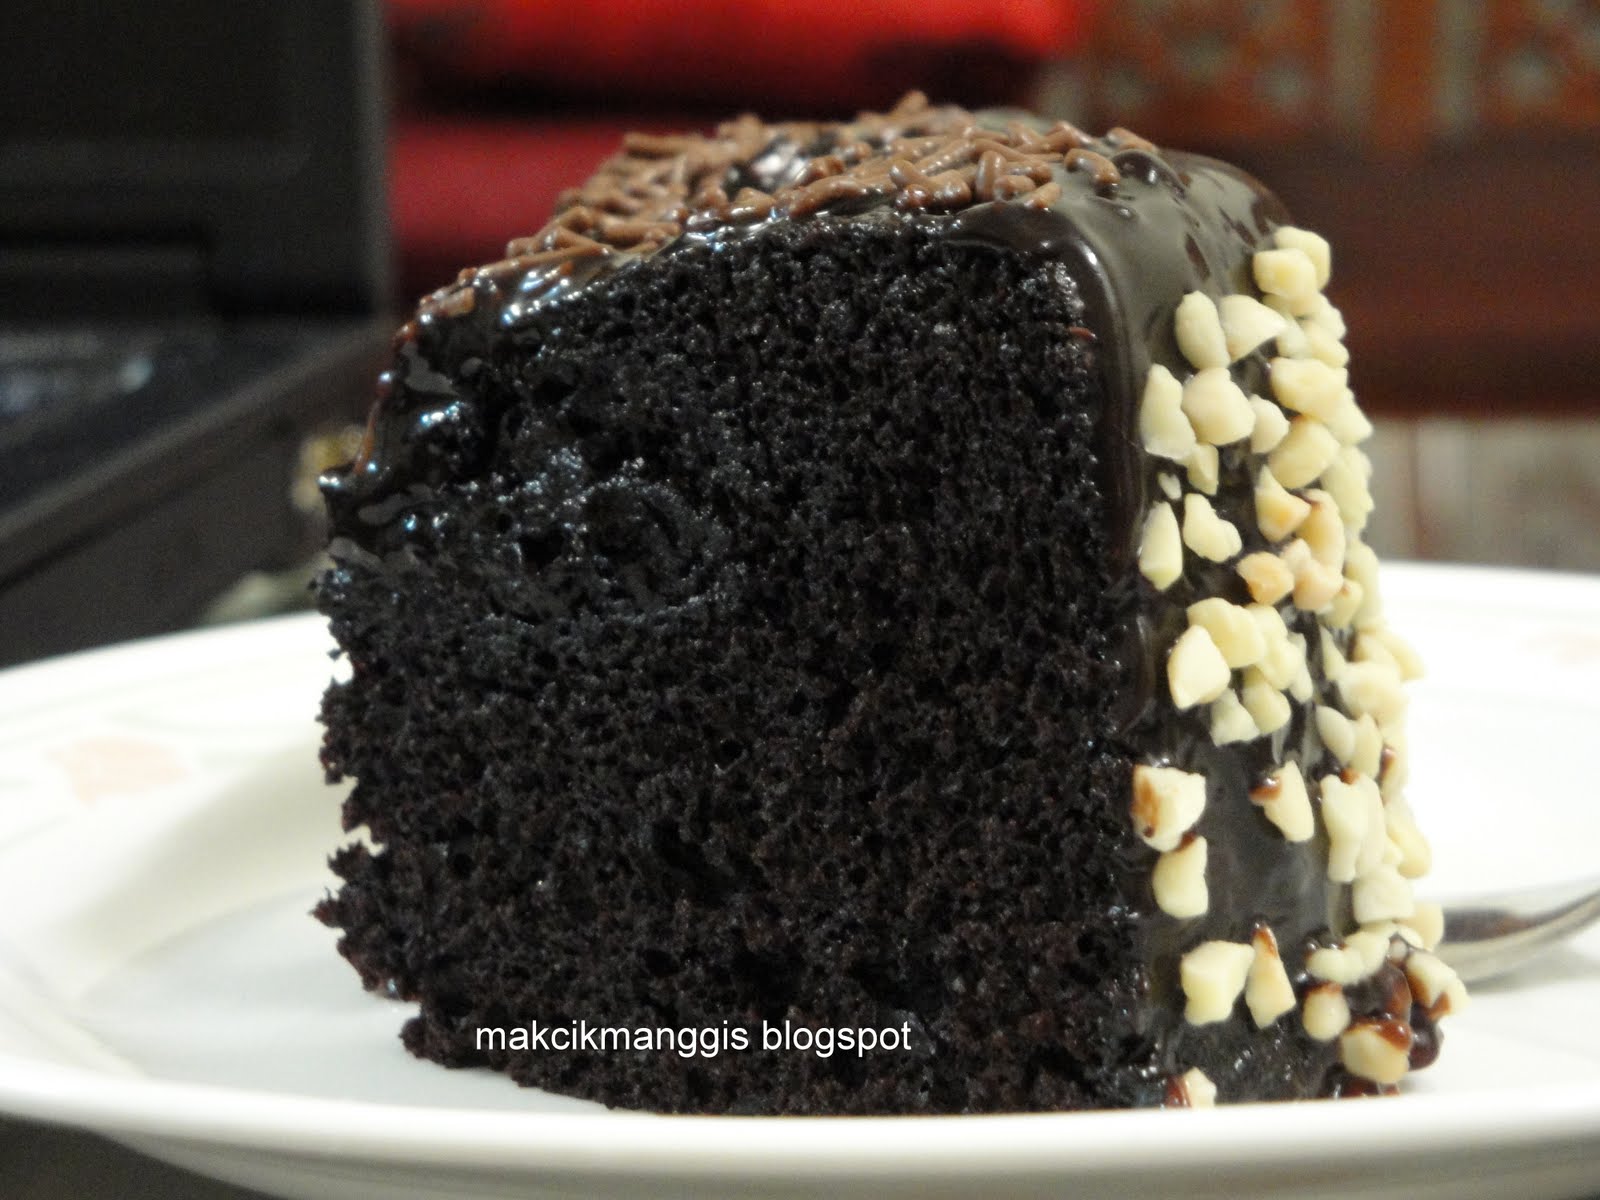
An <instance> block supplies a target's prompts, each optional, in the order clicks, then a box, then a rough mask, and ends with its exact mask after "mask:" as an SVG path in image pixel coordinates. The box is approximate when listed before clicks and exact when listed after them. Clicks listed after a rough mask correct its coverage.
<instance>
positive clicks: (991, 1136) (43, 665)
mask: <svg viewBox="0 0 1600 1200" xmlns="http://www.w3.org/2000/svg"><path fill="white" fill-rule="evenodd" d="M1383 571H1384V579H1385V582H1391V581H1392V582H1400V580H1401V578H1403V582H1400V588H1401V590H1403V591H1404V592H1405V593H1406V603H1407V604H1408V605H1409V604H1412V603H1414V602H1420V603H1426V602H1427V601H1429V600H1431V599H1433V598H1435V597H1438V596H1443V595H1450V596H1455V595H1462V596H1465V595H1468V594H1471V593H1473V592H1475V591H1476V592H1477V593H1478V594H1480V595H1483V594H1484V593H1485V592H1487V593H1488V595H1490V596H1492V597H1495V598H1501V597H1504V596H1508V595H1516V597H1517V599H1518V601H1519V604H1521V605H1523V606H1525V608H1526V611H1527V612H1528V613H1529V615H1530V616H1537V615H1541V614H1557V613H1561V612H1571V611H1573V610H1574V609H1575V608H1581V609H1582V610H1583V611H1585V612H1591V613H1592V612H1594V611H1595V607H1596V606H1595V605H1594V599H1595V597H1597V596H1600V575H1595V576H1591V575H1584V574H1579V573H1573V572H1560V571H1544V570H1529V569H1525V568H1500V567H1489V566H1480V565H1476V564H1435V563H1427V564H1418V563H1406V562H1389V561H1386V562H1384V564H1383ZM1530 583H1532V584H1533V585H1534V586H1532V587H1531V588H1530V587H1529V586H1528V585H1529V584H1530ZM1513 589H1516V590H1515V591H1513ZM1585 601H1588V603H1587V604H1586V603H1584V602H1585ZM317 628H321V629H322V630H324V631H325V630H326V620H325V618H323V617H321V616H320V615H319V614H316V613H297V614H290V615H287V616H280V617H273V618H267V619H263V620H258V621H250V622H244V623H240V624H234V625H227V626H218V627H213V628H207V629H201V630H192V631H185V632H183V633H179V634H171V635H164V636H160V637H154V638H147V639H142V640H140V641H136V642H130V643H122V644H119V645H113V646H108V647H101V648H97V649H94V650H90V651H86V652H81V653H78V654H73V655H66V656H61V657H58V658H53V659H46V660H43V661H40V662H36V663H28V664H23V665H21V666H16V667H11V668H8V669H6V670H5V671H3V672H0V710H4V709H6V708H8V707H10V706H11V705H12V704H14V703H16V701H15V699H14V697H15V696H17V695H20V694H22V693H23V692H29V693H32V695H33V697H34V698H37V696H38V692H37V691H36V690H35V689H37V688H40V687H42V688H44V689H45V691H46V693H47V694H48V697H49V698H50V699H53V700H58V699H60V698H62V697H70V695H72V694H73V693H77V694H86V693H87V692H88V691H90V690H93V691H95V692H97V693H98V692H100V691H101V690H102V689H104V688H105V687H106V686H107V684H108V682H109V683H111V684H115V683H117V682H121V681H126V680H129V679H135V678H137V679H141V680H144V679H171V678H174V677H179V676H181V675H183V674H185V673H186V672H189V671H192V670H194V669H195V668H196V667H197V666H206V667H210V666H214V665H215V658H216V653H217V651H218V649H219V647H220V646H221V645H223V644H226V643H228V642H234V643H236V644H237V646H238V648H239V650H238V652H239V653H240V654H241V656H242V657H243V656H246V655H248V656H249V657H250V658H266V657H271V656H275V655H276V654H278V653H281V647H283V646H286V645H293V646H295V647H296V648H297V649H298V650H299V652H300V653H306V651H305V649H304V645H305V641H306V638H307V637H308V636H310V634H309V631H311V630H314V629H317ZM327 646H328V648H330V649H331V647H332V643H331V640H329V641H328V642H327ZM152 663H153V664H155V666H154V669H153V670H152V668H151V664H152ZM333 671H334V664H333V661H332V659H331V658H330V659H329V674H330V678H331V677H332V674H333ZM3 849H4V848H3V847H0V851H3ZM441 1069H443V1068H441ZM1486 1098H1487V1099H1492V1101H1493V1102H1492V1103H1485V1100H1486ZM1308 1106H1311V1108H1313V1109H1314V1111H1315V1118H1314V1128H1315V1136H1314V1137H1313V1138H1307V1137H1306V1136H1305V1129H1304V1126H1305V1124H1306V1120H1307V1114H1308V1112H1309V1111H1310V1109H1308ZM0 1110H3V1111H5V1112H7V1113H9V1114H11V1115H14V1116H17V1117H21V1118H23V1119H32V1120H41V1121H48V1122H52V1123H56V1124H62V1125H73V1126H79V1127H83V1128H88V1129H92V1130H95V1131H97V1132H100V1133H103V1134H106V1135H108V1136H113V1137H127V1138H129V1139H181V1140H184V1141H188V1142H192V1143H198V1144H202V1145H213V1146H218V1147H221V1146H227V1147H233V1148H249V1149H253V1150H259V1151H277V1152H280V1153H282V1152H285V1151H295V1152H299V1153H306V1154H314V1155H318V1156H323V1157H336V1158H353V1157H362V1156H364V1157H368V1158H373V1159H382V1160H384V1161H386V1162H392V1163H399V1164H411V1165H419V1166H420V1165H433V1166H462V1167H466V1166H482V1165H484V1164H485V1163H486V1162H487V1163H489V1164H491V1165H494V1166H498V1167H503V1168H532V1167H537V1168H540V1169H544V1170H559V1169H569V1170H579V1171H593V1170H597V1169H602V1168H603V1169H606V1170H609V1171H612V1172H616V1171H624V1172H626V1173H627V1174H629V1175H633V1174H648V1175H650V1176H653V1177H658V1178H659V1177H672V1178H687V1177H698V1178H712V1177H720V1178H734V1177H740V1178H743V1177H765V1176H767V1175H772V1174H776V1173H782V1174H784V1175H786V1176H789V1177H794V1176H795V1175H796V1174H797V1173H798V1174H799V1175H801V1176H802V1177H823V1176H843V1175H852V1176H853V1175H859V1174H861V1173H863V1172H872V1173H883V1172H894V1173H904V1172H908V1171H909V1172H910V1173H912V1174H914V1175H918V1176H920V1175H924V1174H927V1173H929V1172H930V1171H937V1172H939V1173H940V1174H942V1175H949V1174H951V1173H955V1174H956V1175H967V1174H971V1173H973V1172H983V1173H985V1174H989V1173H992V1172H993V1171H995V1170H996V1169H997V1166H998V1168H999V1169H1002V1170H1005V1171H1007V1172H1013V1171H1015V1172H1022V1173H1031V1172H1040V1171H1044V1172H1051V1173H1062V1172H1067V1173H1071V1174H1074V1175H1076V1174H1080V1173H1094V1172H1103V1171H1109V1170H1119V1171H1128V1170H1130V1161H1131V1163H1132V1166H1131V1170H1132V1171H1133V1173H1134V1174H1135V1175H1137V1174H1139V1173H1142V1172H1143V1171H1145V1170H1147V1169H1150V1168H1152V1167H1155V1166H1170V1165H1171V1164H1172V1162H1174V1161H1182V1162H1186V1163H1195V1164H1201V1165H1206V1164H1212V1165H1221V1164H1224V1163H1233V1164H1237V1163H1238V1162H1239V1161H1240V1156H1241V1155H1242V1154H1248V1156H1249V1159H1250V1161H1251V1162H1253V1163H1260V1162H1264V1161H1265V1162H1289V1161H1294V1162H1303V1161H1310V1160H1323V1159H1339V1160H1347V1159H1348V1156H1349V1155H1350V1154H1351V1153H1352V1152H1354V1153H1358V1154H1359V1155H1360V1156H1361V1159H1362V1161H1363V1162H1366V1163H1380V1162H1383V1161H1391V1160H1399V1159H1401V1158H1405V1157H1410V1156H1414V1155H1417V1154H1419V1153H1431V1152H1447V1151H1450V1152H1459V1151H1461V1150H1462V1149H1463V1148H1464V1147H1468V1146H1470V1149H1471V1150H1472V1151H1473V1153H1475V1154H1476V1153H1478V1152H1480V1151H1483V1150H1485V1149H1486V1148H1487V1149H1494V1148H1503V1149H1506V1150H1511V1149H1514V1148H1517V1147H1538V1148H1541V1149H1554V1148H1555V1147H1558V1146H1563V1145H1566V1144H1567V1143H1572V1144H1575V1145H1589V1146H1593V1144H1594V1142H1595V1139H1596V1138H1597V1137H1600V1079H1596V1080H1585V1081H1582V1082H1578V1083H1563V1084H1545V1085H1535V1086H1529V1087H1525V1088H1501V1089H1496V1090H1494V1091H1492V1092H1485V1091H1458V1092H1454V1093H1433V1092H1428V1093H1421V1094H1417V1093H1412V1094H1408V1095H1405V1096H1402V1097H1399V1098H1396V1099H1380V1100H1375V1101H1373V1102H1371V1103H1358V1102H1347V1101H1304V1102H1276V1103H1263V1104H1231V1105H1225V1106H1222V1107H1219V1108H1217V1109H1215V1110H1209V1111H1203V1110H1195V1111H1189V1112H1186V1113H1183V1114H1181V1115H1180V1114H1169V1113H1167V1112H1165V1111H1163V1110H1129V1111H1115V1110H1100V1111H1083V1112H1063V1113H1031V1114H1017V1113H1008V1114H982V1115H952V1116H916V1115H907V1116H873V1117H804V1118H797V1117H786V1116H749V1117H734V1116H669V1115H663V1114H656V1113H633V1112H620V1111H608V1112H592V1113H590V1112H584V1113H549V1112H538V1113H535V1112H526V1113H524V1112H515V1111H505V1110H498V1109H482V1108H466V1107H460V1106H420V1105H410V1104H381V1103H376V1102H372V1101H362V1100H337V1099H332V1098H327V1097H320V1096H311V1095H304V1094H300V1093H293V1092H277V1091H270V1090H266V1089H249V1088H242V1087H235V1086H227V1085H219V1084H207V1083H199V1082H191V1081H185V1080H177V1079H170V1078H163V1077H160V1076H145V1075H141V1076H133V1077H120V1076H115V1075H107V1074H106V1073H104V1072H101V1071H97V1070H94V1069H90V1068H85V1067H79V1066H73V1065H69V1064H62V1063H54V1062H48V1061H44V1060H41V1059H37V1058H30V1057H27V1056H25V1055H18V1054H14V1053H9V1052H3V1051H0ZM1155 1130H1159V1133H1160V1138H1159V1141H1158V1142H1156V1143H1152V1139H1151V1134H1152V1131H1155ZM1041 1131H1043V1132H1042V1133H1041ZM1130 1155H1132V1156H1133V1157H1132V1159H1131V1160H1130ZM1141 1163H1142V1164H1144V1165H1143V1166H1141V1165H1139V1164H1141Z"/></svg>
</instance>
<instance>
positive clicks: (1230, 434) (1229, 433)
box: [1183, 367, 1256, 446]
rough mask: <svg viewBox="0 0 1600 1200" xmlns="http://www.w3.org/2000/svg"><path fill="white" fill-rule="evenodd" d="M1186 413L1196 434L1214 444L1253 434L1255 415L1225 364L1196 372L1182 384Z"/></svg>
mask: <svg viewBox="0 0 1600 1200" xmlns="http://www.w3.org/2000/svg"><path fill="white" fill-rule="evenodd" d="M1183 415H1184V416H1186V417H1188V418H1189V425H1190V427H1191V428H1193V430H1194V433H1195V436H1196V437H1197V438H1199V439H1200V440H1201V441H1202V442H1209V443H1211V444H1212V445H1213V446H1226V445H1229V444H1230V443H1232V442H1237V441H1239V440H1240V439H1241V438H1247V437H1249V436H1250V431H1251V430H1252V429H1253V428H1255V423H1256V414H1255V410H1254V409H1253V408H1251V407H1250V398H1249V397H1248V396H1246V395H1245V394H1244V389H1242V388H1241V387H1240V386H1239V385H1238V384H1237V383H1235V382H1234V381H1233V376H1232V375H1230V374H1228V370H1227V368H1226V367H1214V368H1211V369H1209V370H1205V371H1196V372H1195V373H1194V374H1193V375H1192V376H1190V378H1189V381H1188V382H1187V383H1185V384H1184V385H1183Z"/></svg>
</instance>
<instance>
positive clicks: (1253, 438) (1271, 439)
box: [1250, 396, 1289, 454]
mask: <svg viewBox="0 0 1600 1200" xmlns="http://www.w3.org/2000/svg"><path fill="white" fill-rule="evenodd" d="M1250 408H1251V410H1252V411H1253V412H1254V413H1255V414H1256V423H1255V425H1254V426H1253V427H1252V428H1251V430H1250V453H1251V454H1265V453H1267V451H1269V450H1271V449H1272V448H1273V447H1275V446H1276V445H1277V444H1278V443H1279V442H1281V441H1283V435H1284V434H1286V433H1288V432H1289V418H1288V417H1286V416H1285V415H1284V413H1283V409H1281V408H1279V407H1278V406H1277V405H1276V404H1274V403H1273V402H1272V401H1271V400H1263V399H1262V398H1261V397H1260V396H1251V397H1250Z"/></svg>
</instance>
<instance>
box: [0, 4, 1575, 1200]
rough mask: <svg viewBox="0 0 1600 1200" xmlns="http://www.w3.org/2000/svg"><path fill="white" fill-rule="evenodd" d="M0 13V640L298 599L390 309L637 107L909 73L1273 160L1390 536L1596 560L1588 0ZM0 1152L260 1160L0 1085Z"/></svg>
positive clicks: (1436, 555)
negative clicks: (166, 1151) (158, 1153)
mask: <svg viewBox="0 0 1600 1200" xmlns="http://www.w3.org/2000/svg"><path fill="white" fill-rule="evenodd" d="M0 46H4V47H6V49H7V59H6V63H7V65H6V70H5V71H4V72H3V73H0V662H15V661H20V660H23V659H27V658H33V657H37V656H40V655H44V654H50V653H57V652H60V651H64V650H70V649H74V648H78V647H81V646H87V645H92V644H96V643H99V642H104V641H111V640H116V639H118V638H122V637H129V636H136V635H142V634H149V633H156V632H161V631H163V630H168V629H175V628H181V627H185V626H188V625H193V624H195V623H197V622H202V621H216V620H227V619H234V618H238V617H246V616H252V615H258V614H262V613H268V612H273V611H281V610H283V609H285V608H290V607H295V606H299V605H303V604H304V603H306V600H307V595H306V583H307V580H308V578H309V576H310V573H311V571H312V570H313V569H314V564H315V561H316V553H317V547H318V542H319V537H320V532H319V525H318V520H319V518H318V514H319V507H320V506H319V502H318V499H317V496H316V491H315V487H314V479H315V475H316V473H317V471H318V470H319V469H321V468H322V467H325V466H326V465H329V464H330V463H331V462H334V461H337V460H339V459H340V458H341V457H342V456H345V455H348V453H349V452H350V441H349V434H348V431H349V428H350V426H351V424H352V423H353V422H357V421H359V420H360V419H361V416H362V414H363V412H364V411H365V409H366V406H367V405H368V403H369V401H370V399H371V396H372V379H373V376H374V375H375V374H376V372H377V371H378V370H379V369H380V367H381V363H382V360H383V356H384V353H385V349H386V346H387V339H388V332H389V330H391V329H392V328H393V326H394V325H395V324H396V323H397V322H398V320H399V318H400V315H401V314H402V313H403V312H404V311H405V310H406V309H408V308H409V307H410V305H411V304H412V303H414V301H415V299H416V298H417V296H418V295H420V294H421V293H423V292H425V291H428V290H431V289H432V288H434V287H436V286H438V285H440V284H441V283H443V282H446V281H448V280H449V279H451V278H452V277H453V276H454V274H455V273H456V271H457V269H458V268H460V267H461V266H462V265H464V264H469V263H475V262H481V261H487V260H491V259H494V258H496V257H498V256H499V254H500V253H501V249H502V247H503V246H504V244H505V242H506V241H507V240H508V239H509V238H511V237H512V236H515V235H519V234H526V233H530V232H532V231H534V230H535V229H537V228H538V227H539V226H540V225H541V224H542V223H543V222H544V220H545V218H546V216H547V215H548V213H549V211H550V208H551V206H552V204H553V203H554V201H555V198H556V196H557V195H558V193H559V192H560V191H561V190H562V189H564V188H566V187H568V186H571V185H572V184H574V183H576V182H578V181H579V180H580V179H582V178H583V177H584V176H585V175H586V174H587V173H588V172H589V171H590V170H591V169H592V168H593V167H594V166H595V165H596V164H597V163H598V162H599V161H600V160H601V159H602V158H603V157H604V156H606V155H607V154H608V153H610V151H611V150H612V148H613V147H614V146H615V144H616V143H617V141H618V139H619V137H620V135H621V133H622V132H623V131H624V130H627V129H633V128H642V129H647V130H670V129H675V128H682V127H706V126H710V125H712V124H714V123H715V122H716V121H717V120H719V119H721V118H723V117H725V116H727V115H729V114H730V113H731V112H733V111H737V110H742V109H752V110H754V111H756V112H758V113H760V114H761V115H763V116H766V117H772V118H783V117H791V116H818V117H837V116H843V115H848V114H850V113H852V112H854V111H855V110H857V109H859V108H884V107H887V106H889V105H892V104H893V102H894V101H895V100H896V98H897V97H898V96H899V95H900V94H901V93H902V92H903V91H904V90H906V89H908V88H911V87H917V88H921V89H923V90H925V91H926V92H927V93H928V94H929V95H930V96H932V97H933V98H934V99H935V100H938V101H947V100H948V101H956V102H960V103H963V104H966V105H969V106H981V105H986V104H1020V105H1024V106H1027V107H1031V108H1036V109H1038V110H1040V111H1042V112H1044V113H1046V114H1049V115H1053V116H1063V117H1067V118H1068V119H1071V120H1072V121H1074V122H1076V123H1077V124H1079V125H1081V126H1083V127H1085V128H1088V129H1090V130H1094V131H1098V130H1103V129H1105V128H1107V127H1109V126H1112V125H1125V126H1129V127H1131V128H1133V129H1135V130H1136V131H1138V132H1139V133H1141V134H1143V135H1145V136H1147V137H1149V138H1151V139H1153V140H1155V141H1157V142H1158V143H1167V144H1171V145H1175V146H1182V147H1185V148H1189V149H1197V150H1204V151H1209V152H1212V153H1215V154H1218V155H1220V156H1223V157H1226V158H1229V159H1232V160H1234V161H1236V162H1239V163H1240V164H1242V165H1244V166H1246V167H1248V168H1249V169H1251V170H1253V171H1254V172H1256V173H1257V174H1259V175H1260V176H1261V177H1262V178H1264V179H1265V180H1267V181H1268V182H1269V183H1270V184H1271V185H1272V186H1273V187H1274V188H1275V189H1276V190H1277V191H1278V192H1279V194H1280V195H1281V196H1282V198H1283V199H1284V200H1285V201H1286V202H1287V203H1288V205H1289V206H1290V208H1291V210H1292V211H1293V212H1294V213H1295V214H1296V216H1297V219H1298V221H1299V223H1300V224H1302V225H1305V226H1308V227H1310V228H1313V229H1316V230H1318V231H1320V232H1322V233H1324V234H1326V235H1327V236H1328V237H1329V238H1330V239H1331V241H1332V242H1333V245H1334V247H1335V270H1334V280H1333V286H1332V295H1333V298H1334V300H1335V301H1336V303H1337V304H1338V305H1339V306H1340V307H1341V308H1342V309H1343V311H1344V313H1345V315H1346V317H1347V319H1348V322H1349V327H1350V334H1349V344H1350V347H1351V350H1352V355H1353V358H1352V377H1353V382H1354V384H1355V386H1356V389H1357V392H1358V395H1359V396H1360V397H1361V398H1362V400H1363V401H1364V403H1365V404H1366V406H1367V408H1368V411H1369V412H1370V413H1372V414H1373V415H1374V416H1375V417H1376V418H1377V425H1378V432H1377V434H1376V436H1375V438H1374V440H1373V443H1372V447H1371V448H1372V453H1373V456H1374V458H1375V459H1376V461H1377V467H1378V475H1377V479H1376V482H1375V490H1376V491H1377V492H1378V496H1379V503H1380V507H1379V510H1378V513H1377V516H1376V518H1375V524H1374V526H1373V530H1372V535H1371V536H1372V538H1373V540H1374V542H1375V543H1376V545H1377V547H1378V548H1379V550H1380V551H1381V552H1383V553H1385V554H1388V555H1392V556H1404V557H1415V558H1425V559H1446V560H1471V561H1481V562H1491V563H1515V564H1526V565H1534V566H1542V567H1563V568H1579V569H1590V570H1593V569H1600V532H1597V531H1600V421H1597V420H1596V417H1597V416H1600V4H1597V3H1592V2H1581V0H1372V2H1367V0H1232V2H1227V0H1215V2H1205V0H1124V2H1121V3H1111V2H1109V0H1106V2H1103V3H1095V2H1093V0H1008V2H1005V3H987V2H984V0H882V2H881V3H876V4H873V3H863V2H861V0H852V2H849V3H845V2H840V0H815V2H813V3H810V4H799V3H782V2H779V0H675V2H671V3H667V2H656V3H649V2H646V0H633V2H628V0H588V2H587V3H585V4H583V5H557V4H553V3H545V2H541V0H387V2H386V3H380V2H379V0H366V2H354V3H352V2H335V0H234V2H232V3H229V4H225V5H224V4H216V3H197V2H196V0H146V2H145V3H142V4H138V5H126V6H111V5H105V4H101V3H94V2H92V0H53V2H52V3H50V4H44V5H32V6H29V5H20V4H13V5H6V6H0ZM252 356H253V357H252ZM169 375H170V376H171V377H172V378H173V379H175V380H176V382H165V381H167V380H168V378H169ZM0 1194H3V1195H5V1196H8V1197H13V1198H15V1200H55V1198H57V1197H66V1196H82V1195H94V1196H106V1197H117V1196H159V1197H167V1198H184V1197H194V1198H196V1200H199V1198H210V1200H220V1198H222V1197H243V1196H245V1193H243V1192H239V1191H237V1190H235V1189H230V1188H225V1187H222V1186H220V1185H214V1184H211V1183H208V1182H205V1181H202V1180H199V1179H197V1178H194V1177H190V1176H187V1175H184V1174H183V1173H181V1172H177V1171H173V1170H169V1169H167V1168H164V1167H160V1166H158V1165H156V1164H154V1163H151V1162H147V1161H145V1160H143V1159H140V1158H138V1157H137V1156H135V1155H133V1154H131V1153H129V1152H126V1151H123V1150H120V1149H118V1148H116V1147H114V1146H112V1145H111V1144H109V1143H106V1142H102V1141H100V1140H98V1139H94V1138H90V1137H87V1136H85V1135H79V1134H74V1133H67V1132H61V1131H48V1130H43V1129H40V1128H36V1127H32V1126H21V1125H16V1124H0Z"/></svg>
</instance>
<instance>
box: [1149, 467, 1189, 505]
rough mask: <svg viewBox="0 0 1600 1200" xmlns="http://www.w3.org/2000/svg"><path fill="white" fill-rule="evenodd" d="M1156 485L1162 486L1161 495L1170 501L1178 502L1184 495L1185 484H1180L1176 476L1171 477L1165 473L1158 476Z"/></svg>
mask: <svg viewBox="0 0 1600 1200" xmlns="http://www.w3.org/2000/svg"><path fill="white" fill-rule="evenodd" d="M1156 483H1158V484H1160V486H1161V494H1162V495H1163V496H1165V497H1166V498H1167V499H1168V500H1176V499H1177V498H1178V497H1179V496H1181V495H1183V484H1181V483H1179V482H1178V477H1177V476H1176V475H1169V474H1168V473H1167V472H1165V471H1163V472H1161V473H1160V474H1159V475H1157V476H1156Z"/></svg>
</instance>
